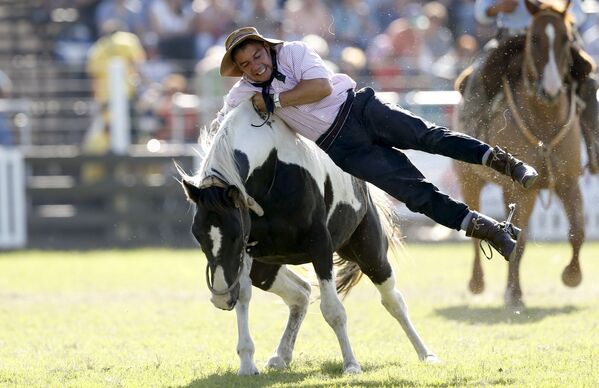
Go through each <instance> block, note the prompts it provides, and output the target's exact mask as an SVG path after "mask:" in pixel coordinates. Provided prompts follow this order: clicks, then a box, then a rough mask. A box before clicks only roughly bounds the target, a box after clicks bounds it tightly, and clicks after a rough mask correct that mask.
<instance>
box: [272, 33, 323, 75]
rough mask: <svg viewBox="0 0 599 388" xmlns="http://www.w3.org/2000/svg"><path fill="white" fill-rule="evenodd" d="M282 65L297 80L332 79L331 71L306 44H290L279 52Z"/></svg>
mask: <svg viewBox="0 0 599 388" xmlns="http://www.w3.org/2000/svg"><path fill="white" fill-rule="evenodd" d="M279 55H280V59H279V62H280V63H281V65H283V66H286V67H287V68H288V69H289V70H290V71H291V72H292V73H293V76H294V77H295V79H297V80H303V79H304V80H309V79H317V78H326V79H330V78H331V77H332V75H333V74H332V73H331V71H330V70H329V69H328V68H327V67H326V65H325V64H324V61H323V60H322V58H321V57H320V56H319V55H318V54H317V53H316V51H314V49H313V48H311V47H310V46H308V45H307V44H306V43H304V42H289V43H287V44H285V46H283V48H281V51H280V52H279Z"/></svg>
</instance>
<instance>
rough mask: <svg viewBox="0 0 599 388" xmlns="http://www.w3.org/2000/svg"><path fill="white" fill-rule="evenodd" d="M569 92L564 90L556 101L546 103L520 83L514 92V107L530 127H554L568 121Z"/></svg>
mask: <svg viewBox="0 0 599 388" xmlns="http://www.w3.org/2000/svg"><path fill="white" fill-rule="evenodd" d="M570 97H571V96H570V90H569V88H568V89H567V90H564V91H563V92H562V93H560V95H559V96H558V97H557V98H556V100H554V101H551V102H547V101H544V100H542V99H540V98H539V97H538V96H537V94H536V93H535V92H534V91H531V90H529V88H528V87H527V85H526V83H525V82H520V83H519V84H518V87H517V88H516V90H515V96H514V100H515V102H516V105H517V106H518V107H519V108H520V109H521V110H522V111H523V112H524V114H525V119H526V121H527V122H528V124H529V125H530V126H535V127H536V126H543V127H547V126H550V127H556V126H558V125H559V124H560V123H565V122H566V121H567V120H568V116H569V113H570V109H569V108H570Z"/></svg>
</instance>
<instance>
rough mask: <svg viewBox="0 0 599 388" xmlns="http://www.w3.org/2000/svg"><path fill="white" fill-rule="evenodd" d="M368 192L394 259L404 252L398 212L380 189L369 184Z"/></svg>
mask: <svg viewBox="0 0 599 388" xmlns="http://www.w3.org/2000/svg"><path fill="white" fill-rule="evenodd" d="M368 191H369V192H370V197H371V198H372V202H373V203H374V206H375V208H376V210H377V212H378V214H379V219H380V220H381V227H382V228H383V233H384V234H385V236H386V237H387V240H388V241H389V249H390V250H391V253H392V255H393V256H394V257H397V256H398V255H399V254H400V253H401V251H402V250H403V241H402V237H401V230H400V228H399V214H398V213H397V212H396V210H395V208H394V206H393V202H391V199H390V198H389V196H388V195H387V194H386V193H385V192H384V191H383V190H381V189H379V188H378V187H376V186H374V185H371V184H368Z"/></svg>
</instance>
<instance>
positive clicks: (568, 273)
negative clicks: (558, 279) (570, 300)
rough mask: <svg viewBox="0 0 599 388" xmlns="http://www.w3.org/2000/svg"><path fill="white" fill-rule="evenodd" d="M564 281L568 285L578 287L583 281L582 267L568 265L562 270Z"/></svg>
mask: <svg viewBox="0 0 599 388" xmlns="http://www.w3.org/2000/svg"><path fill="white" fill-rule="evenodd" d="M562 282H564V284H565V285H566V286H568V287H578V286H579V285H580V282H582V273H581V272H580V268H574V267H571V266H567V267H566V268H564V272H562Z"/></svg>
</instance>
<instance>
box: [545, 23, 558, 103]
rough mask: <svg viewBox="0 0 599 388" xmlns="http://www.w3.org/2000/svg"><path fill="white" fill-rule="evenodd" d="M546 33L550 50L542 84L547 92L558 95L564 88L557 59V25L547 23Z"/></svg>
mask: <svg viewBox="0 0 599 388" xmlns="http://www.w3.org/2000/svg"><path fill="white" fill-rule="evenodd" d="M545 34H546V35H547V39H548V40H549V44H548V46H549V52H548V53H547V54H548V61H547V63H546V64H545V68H544V69H543V80H542V85H543V89H544V90H545V93H547V94H548V95H550V96H557V94H558V93H559V91H560V90H561V88H562V77H561V76H560V74H559V69H558V68H557V61H556V59H555V47H554V43H555V27H554V26H553V24H547V26H545Z"/></svg>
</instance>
